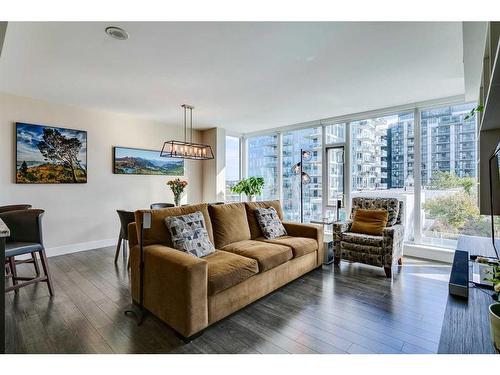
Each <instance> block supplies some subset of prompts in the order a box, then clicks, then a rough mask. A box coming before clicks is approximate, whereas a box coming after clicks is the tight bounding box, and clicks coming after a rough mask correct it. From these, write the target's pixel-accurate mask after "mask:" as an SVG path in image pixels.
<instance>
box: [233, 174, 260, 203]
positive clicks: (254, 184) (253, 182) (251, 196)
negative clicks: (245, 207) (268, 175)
mask: <svg viewBox="0 0 500 375" xmlns="http://www.w3.org/2000/svg"><path fill="white" fill-rule="evenodd" d="M264 183H265V182H264V177H248V178H244V179H242V180H240V181H238V183H237V184H236V185H233V186H231V188H230V190H231V192H232V193H235V194H245V195H246V196H247V200H248V201H249V202H252V201H254V200H255V197H256V196H257V195H261V194H262V189H263V188H264Z"/></svg>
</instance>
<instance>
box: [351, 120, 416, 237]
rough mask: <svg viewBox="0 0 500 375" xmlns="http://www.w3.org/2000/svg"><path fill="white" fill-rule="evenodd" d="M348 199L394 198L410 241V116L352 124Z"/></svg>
mask: <svg viewBox="0 0 500 375" xmlns="http://www.w3.org/2000/svg"><path fill="white" fill-rule="evenodd" d="M350 128H351V148H350V153H351V158H350V159H351V160H350V168H351V197H356V196H374V197H375V196H377V197H396V198H398V199H400V200H402V201H403V204H404V206H405V211H404V213H405V217H404V220H405V224H406V227H407V230H406V233H405V236H406V239H407V240H413V238H414V231H413V229H414V226H413V223H414V221H413V216H414V210H413V202H414V175H413V169H414V121H413V112H405V113H399V114H394V115H390V116H382V117H374V118H368V119H364V120H358V121H352V122H351V123H350Z"/></svg>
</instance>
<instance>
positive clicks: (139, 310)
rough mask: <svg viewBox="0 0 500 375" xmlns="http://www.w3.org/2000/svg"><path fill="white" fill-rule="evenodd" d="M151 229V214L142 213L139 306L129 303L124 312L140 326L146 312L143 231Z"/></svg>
mask: <svg viewBox="0 0 500 375" xmlns="http://www.w3.org/2000/svg"><path fill="white" fill-rule="evenodd" d="M145 229H151V212H147V211H145V212H143V214H142V221H141V228H140V231H139V238H138V240H139V306H136V305H135V304H134V303H131V304H130V306H129V307H128V308H127V309H126V310H125V311H124V313H125V315H128V314H132V315H134V316H135V319H136V320H137V325H138V326H140V325H141V324H142V322H143V321H144V317H145V315H146V310H145V309H144V230H145Z"/></svg>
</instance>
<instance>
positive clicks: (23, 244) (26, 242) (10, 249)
mask: <svg viewBox="0 0 500 375" xmlns="http://www.w3.org/2000/svg"><path fill="white" fill-rule="evenodd" d="M43 214H44V210H38V209H30V210H17V211H8V212H3V213H0V218H1V219H2V220H3V222H4V223H5V225H7V227H8V228H9V229H10V236H9V237H8V238H7V242H6V245H5V258H6V259H8V263H9V268H10V272H9V273H8V274H6V275H5V276H6V277H10V278H12V286H10V287H6V288H5V292H6V293H7V292H10V291H12V290H13V291H14V292H15V293H16V294H17V293H18V289H19V288H22V287H25V286H28V285H31V284H35V283H39V282H46V283H47V286H48V288H49V293H50V295H51V296H53V295H54V289H53V287H52V279H51V276H50V272H49V264H48V262H47V256H46V254H45V247H44V246H43V236H42V216H43ZM35 253H38V254H39V255H40V261H41V263H42V268H43V272H44V274H43V275H40V274H37V275H36V276H35V277H21V276H18V275H17V269H16V266H17V264H18V263H16V260H15V257H16V256H19V255H25V254H30V255H32V256H34V254H35ZM35 263H36V260H35ZM19 281H23V282H21V283H19Z"/></svg>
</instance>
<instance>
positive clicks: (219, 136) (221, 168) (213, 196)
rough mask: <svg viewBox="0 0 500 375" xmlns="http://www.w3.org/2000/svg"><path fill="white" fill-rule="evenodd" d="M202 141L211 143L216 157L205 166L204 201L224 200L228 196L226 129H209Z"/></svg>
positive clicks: (203, 176)
mask: <svg viewBox="0 0 500 375" xmlns="http://www.w3.org/2000/svg"><path fill="white" fill-rule="evenodd" d="M201 137H202V142H203V143H204V144H207V145H210V146H211V147H212V151H213V153H214V156H215V159H213V160H207V161H205V162H204V163H205V164H204V166H203V175H202V178H203V201H204V202H208V203H210V202H224V201H225V198H226V197H225V196H226V174H225V168H226V131H225V130H224V129H222V128H212V129H207V130H205V131H203V132H202V134H201Z"/></svg>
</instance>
